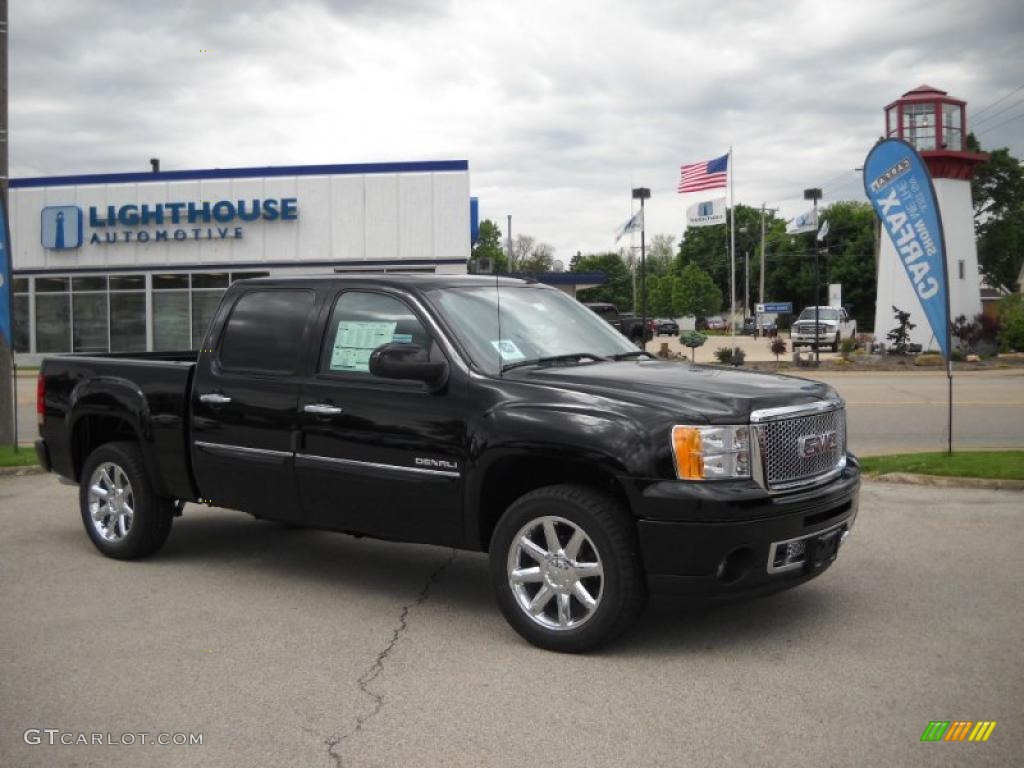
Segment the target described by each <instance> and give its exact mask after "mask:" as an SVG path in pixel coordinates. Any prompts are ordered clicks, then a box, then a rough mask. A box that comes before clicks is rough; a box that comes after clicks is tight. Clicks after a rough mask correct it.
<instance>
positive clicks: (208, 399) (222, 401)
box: [199, 392, 231, 405]
mask: <svg viewBox="0 0 1024 768" xmlns="http://www.w3.org/2000/svg"><path fill="white" fill-rule="evenodd" d="M199 402H201V403H209V404H210V405H227V404H228V403H230V402H231V398H230V397H228V396H227V395H222V394H221V393H220V392H207V393H206V394H204V395H200V396H199Z"/></svg>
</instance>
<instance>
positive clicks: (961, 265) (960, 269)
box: [957, 259, 964, 280]
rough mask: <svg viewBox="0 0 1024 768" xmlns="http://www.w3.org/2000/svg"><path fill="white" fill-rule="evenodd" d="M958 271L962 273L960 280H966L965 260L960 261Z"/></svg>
mask: <svg viewBox="0 0 1024 768" xmlns="http://www.w3.org/2000/svg"><path fill="white" fill-rule="evenodd" d="M957 269H958V271H959V273H960V279H961V280H963V279H964V260H963V259H960V261H959V262H957Z"/></svg>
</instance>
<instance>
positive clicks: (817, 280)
mask: <svg viewBox="0 0 1024 768" xmlns="http://www.w3.org/2000/svg"><path fill="white" fill-rule="evenodd" d="M804 200H813V201H814V240H813V242H812V247H813V248H814V364H815V365H819V364H820V363H821V354H820V348H821V332H820V331H821V326H820V322H819V318H820V315H821V310H819V309H818V305H819V304H821V301H820V299H819V296H820V294H819V291H820V290H821V276H820V274H819V271H818V201H819V200H821V190H820V189H819V188H818V187H813V188H811V189H805V190H804Z"/></svg>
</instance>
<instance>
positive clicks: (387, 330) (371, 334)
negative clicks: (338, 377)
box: [331, 320, 398, 373]
mask: <svg viewBox="0 0 1024 768" xmlns="http://www.w3.org/2000/svg"><path fill="white" fill-rule="evenodd" d="M396 325H398V323H395V322H391V323H365V322H356V321H353V320H343V321H341V322H340V323H338V330H337V332H336V333H335V334H334V347H333V349H332V350H331V370H332V371H349V372H354V373H369V372H370V355H371V354H372V353H373V350H375V349H376V348H377V347H380V346H383V345H385V344H388V343H390V342H391V340H392V339H393V338H394V335H395V326H396Z"/></svg>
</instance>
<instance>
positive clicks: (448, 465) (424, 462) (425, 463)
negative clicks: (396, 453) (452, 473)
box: [416, 457, 459, 469]
mask: <svg viewBox="0 0 1024 768" xmlns="http://www.w3.org/2000/svg"><path fill="white" fill-rule="evenodd" d="M416 466H417V467H431V468H436V469H458V468H459V465H458V462H455V461H447V460H445V459H421V458H419V457H417V458H416Z"/></svg>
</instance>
